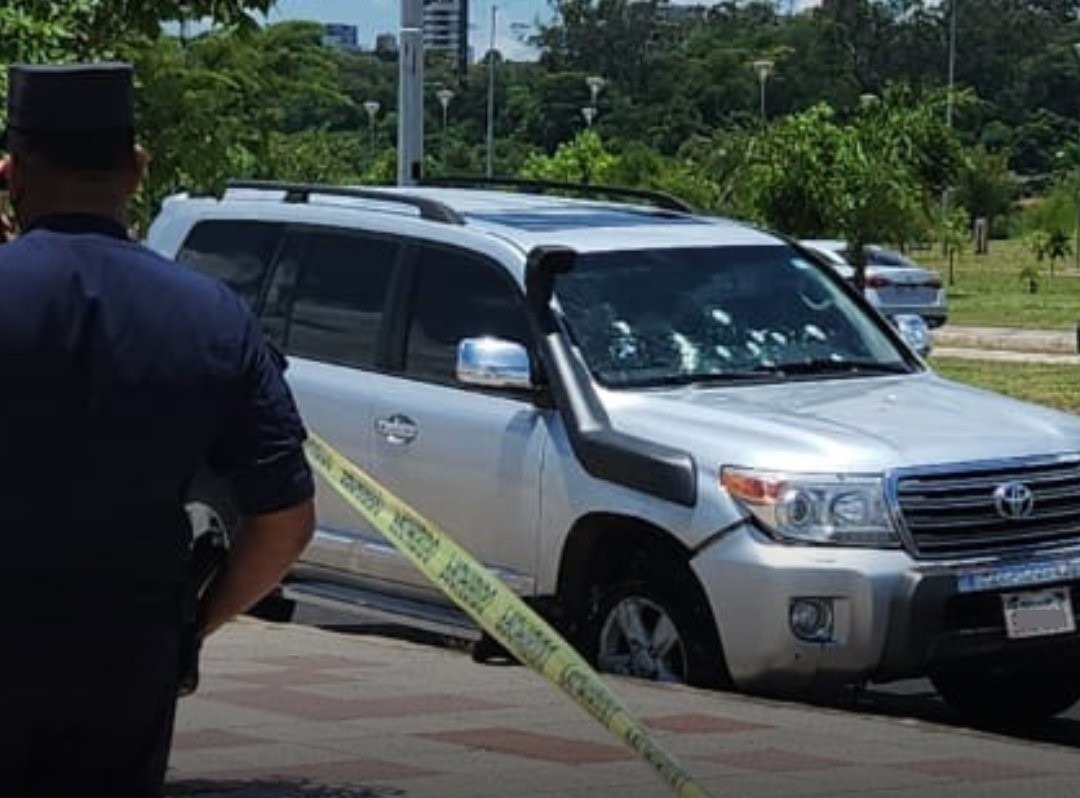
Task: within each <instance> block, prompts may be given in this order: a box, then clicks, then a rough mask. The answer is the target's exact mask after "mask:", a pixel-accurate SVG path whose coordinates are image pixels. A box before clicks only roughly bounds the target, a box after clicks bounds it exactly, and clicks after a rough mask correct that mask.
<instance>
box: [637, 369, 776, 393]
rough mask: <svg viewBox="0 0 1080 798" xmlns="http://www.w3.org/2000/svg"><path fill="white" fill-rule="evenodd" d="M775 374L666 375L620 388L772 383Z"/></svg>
mask: <svg viewBox="0 0 1080 798" xmlns="http://www.w3.org/2000/svg"><path fill="white" fill-rule="evenodd" d="M776 377H777V373H776V372H775V371H774V370H773V369H765V370H760V369H754V370H751V371H745V370H744V371H721V372H717V373H714V374H668V375H665V376H663V377H651V378H649V379H644V380H634V381H632V382H626V383H622V384H621V385H619V386H618V387H620V388H667V387H671V386H684V385H690V386H693V385H717V384H722V383H725V382H773V381H775V380H776Z"/></svg>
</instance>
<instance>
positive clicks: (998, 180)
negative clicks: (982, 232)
mask: <svg viewBox="0 0 1080 798" xmlns="http://www.w3.org/2000/svg"><path fill="white" fill-rule="evenodd" d="M1016 193H1017V183H1016V179H1015V177H1014V176H1013V174H1012V172H1010V171H1009V167H1008V156H1007V155H1006V154H1005V153H992V152H989V151H988V150H987V149H986V148H985V147H982V146H978V147H974V148H972V149H971V150H969V151H968V153H967V158H966V159H965V163H964V165H963V168H962V169H961V170H960V175H959V182H958V184H957V188H956V195H955V196H956V201H957V204H959V205H961V206H963V207H965V208H967V209H968V211H969V212H970V213H971V215H972V217H973V218H975V219H978V218H984V219H986V220H987V225H988V226H989V228H990V230H991V231H992V230H994V222H995V220H996V219H997V218H998V217H1000V216H1003V215H1005V214H1007V213H1008V212H1009V211H1010V210H1011V209H1012V207H1013V204H1014V203H1015V201H1016Z"/></svg>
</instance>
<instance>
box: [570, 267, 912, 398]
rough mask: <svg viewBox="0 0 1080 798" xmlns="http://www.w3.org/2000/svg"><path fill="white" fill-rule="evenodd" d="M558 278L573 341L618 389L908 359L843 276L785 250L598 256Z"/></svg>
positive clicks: (839, 370) (883, 367) (871, 368)
mask: <svg viewBox="0 0 1080 798" xmlns="http://www.w3.org/2000/svg"><path fill="white" fill-rule="evenodd" d="M558 286H559V287H558V291H557V296H558V299H559V303H560V305H561V308H562V311H563V313H564V315H565V319H566V323H567V325H568V327H569V329H570V332H571V334H572V336H573V339H574V341H575V343H576V344H577V345H578V347H579V348H580V350H581V353H582V355H583V357H584V358H585V360H586V362H587V363H588V365H589V367H590V369H592V371H593V373H594V374H595V375H596V377H597V378H598V379H599V380H600V381H601V382H602V383H604V384H605V385H607V386H610V387H631V386H650V385H674V384H684V383H707V382H715V383H717V384H722V383H724V382H732V381H738V380H741V379H747V378H751V379H752V378H758V379H770V378H771V379H783V378H785V377H787V376H794V377H797V376H799V375H803V376H808V375H823V374H829V375H842V374H849V375H865V374H867V373H870V374H873V373H879V374H882V373H884V374H887V373H896V372H904V371H907V370H908V368H909V366H908V359H907V357H906V356H905V355H903V354H902V353H901V351H900V350H899V349H898V348H897V346H896V345H895V344H894V343H893V342H892V341H890V340H889V338H888V337H887V336H886V335H885V333H884V332H883V331H882V329H881V326H880V325H879V324H877V323H875V322H874V321H873V320H872V319H871V318H870V317H868V316H867V314H866V313H865V311H864V310H863V309H861V308H860V307H859V306H858V304H857V303H856V301H855V300H853V299H852V297H851V296H850V295H849V294H848V293H847V292H846V291H845V290H844V289H843V288H842V286H841V285H840V282H839V280H838V279H837V278H835V277H833V276H831V275H828V274H826V273H825V272H824V271H823V270H822V268H821V267H818V266H816V265H814V264H812V263H811V262H810V261H809V260H807V259H806V258H805V257H802V256H800V255H799V254H797V253H796V252H795V251H794V250H792V249H790V248H787V247H779V246H773V247H752V246H741V247H726V248H708V247H703V248H690V249H664V250H631V251H625V252H618V253H599V254H596V253H594V254H588V255H583V256H581V257H579V258H578V260H577V263H576V265H575V268H574V269H573V271H571V272H570V274H568V275H566V276H564V277H562V278H561V279H560V280H559V283H558Z"/></svg>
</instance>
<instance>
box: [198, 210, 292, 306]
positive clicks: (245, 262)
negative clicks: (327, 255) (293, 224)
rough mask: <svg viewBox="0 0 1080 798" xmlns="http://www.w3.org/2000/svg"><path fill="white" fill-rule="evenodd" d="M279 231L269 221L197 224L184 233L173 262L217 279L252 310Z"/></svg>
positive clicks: (221, 221) (278, 237)
mask: <svg viewBox="0 0 1080 798" xmlns="http://www.w3.org/2000/svg"><path fill="white" fill-rule="evenodd" d="M281 231H282V226H281V225H280V224H275V223H270V222H255V221H250V222H249V221H229V220H213V221H206V222H199V223H198V224H196V225H195V227H193V228H192V230H191V232H190V233H189V234H188V237H187V239H186V240H185V241H184V245H183V247H181V248H180V252H179V253H178V254H177V256H176V259H177V260H178V261H180V262H181V263H186V264H189V265H191V266H192V267H194V268H195V269H196V270H197V271H200V272H202V273H204V274H209V275H210V276H212V277H216V278H218V279H219V280H221V281H222V282H223V283H225V284H226V285H227V286H229V287H230V288H231V289H232V290H234V291H235V292H236V293H238V294H239V295H240V296H241V297H243V298H244V299H245V300H247V303H248V304H249V305H250V306H252V307H253V308H254V307H255V306H256V305H257V303H258V300H259V294H260V293H261V291H262V287H263V284H264V282H265V280H266V272H267V269H268V268H269V267H270V263H271V261H273V259H274V253H275V251H276V250H277V246H278V242H279V240H280V239H281Z"/></svg>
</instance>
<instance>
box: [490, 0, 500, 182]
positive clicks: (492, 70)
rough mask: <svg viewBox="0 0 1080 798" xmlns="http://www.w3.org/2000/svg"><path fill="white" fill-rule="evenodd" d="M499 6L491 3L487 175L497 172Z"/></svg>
mask: <svg viewBox="0 0 1080 798" xmlns="http://www.w3.org/2000/svg"><path fill="white" fill-rule="evenodd" d="M498 11H499V7H498V6H497V5H495V4H494V3H492V5H491V46H490V47H489V48H488V95H487V176H488V177H492V176H493V175H494V174H495V20H496V19H497V16H496V15H497V14H498Z"/></svg>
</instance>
